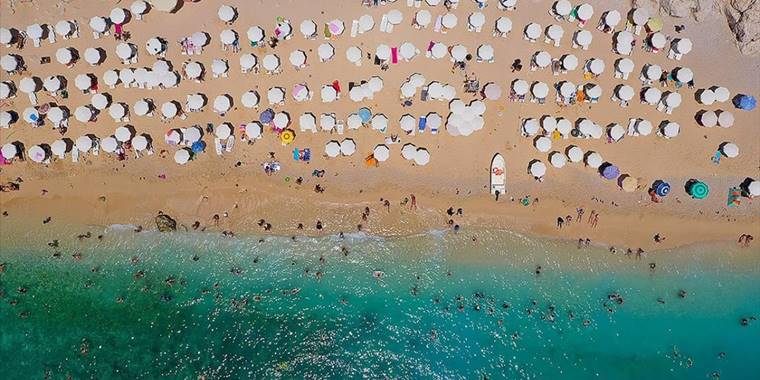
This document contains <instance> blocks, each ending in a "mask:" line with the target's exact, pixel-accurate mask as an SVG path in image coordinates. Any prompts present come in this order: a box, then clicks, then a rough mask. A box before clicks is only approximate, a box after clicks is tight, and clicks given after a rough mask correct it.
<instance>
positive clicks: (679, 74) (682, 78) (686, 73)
mask: <svg viewBox="0 0 760 380" xmlns="http://www.w3.org/2000/svg"><path fill="white" fill-rule="evenodd" d="M674 71H675V72H676V73H675V77H676V80H678V81H679V82H681V83H686V82H689V81H690V80H692V79H694V72H693V71H691V69H690V68H688V67H679V68H676V69H675V70H674Z"/></svg>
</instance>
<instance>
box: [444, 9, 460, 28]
mask: <svg viewBox="0 0 760 380" xmlns="http://www.w3.org/2000/svg"><path fill="white" fill-rule="evenodd" d="M458 22H459V19H457V16H456V15H455V14H453V13H446V14H445V15H443V17H442V18H441V25H443V27H444V28H446V29H454V28H455V27H456V26H457V23H458Z"/></svg>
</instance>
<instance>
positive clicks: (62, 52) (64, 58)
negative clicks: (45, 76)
mask: <svg viewBox="0 0 760 380" xmlns="http://www.w3.org/2000/svg"><path fill="white" fill-rule="evenodd" d="M55 60H56V61H58V63H60V64H62V65H68V64H70V63H72V62H74V50H73V48H70V47H65V48H60V49H58V50H56V51H55Z"/></svg>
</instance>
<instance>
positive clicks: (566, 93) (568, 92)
mask: <svg viewBox="0 0 760 380" xmlns="http://www.w3.org/2000/svg"><path fill="white" fill-rule="evenodd" d="M575 91H576V87H575V85H574V84H573V83H572V82H568V81H563V82H562V83H561V84H560V85H559V94H560V95H561V96H562V97H563V98H566V99H569V98H572V97H573V96H575Z"/></svg>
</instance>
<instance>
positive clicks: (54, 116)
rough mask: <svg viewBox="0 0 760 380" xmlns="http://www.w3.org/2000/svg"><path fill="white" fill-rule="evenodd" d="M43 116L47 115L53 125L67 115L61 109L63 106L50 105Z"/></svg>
mask: <svg viewBox="0 0 760 380" xmlns="http://www.w3.org/2000/svg"><path fill="white" fill-rule="evenodd" d="M45 116H47V118H48V119H49V120H50V121H51V122H52V123H53V124H54V125H58V124H60V123H61V122H62V121H63V119H65V118H66V117H67V115H66V113H65V112H64V111H63V108H61V107H51V108H50V110H48V112H47V114H46V115H45Z"/></svg>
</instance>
